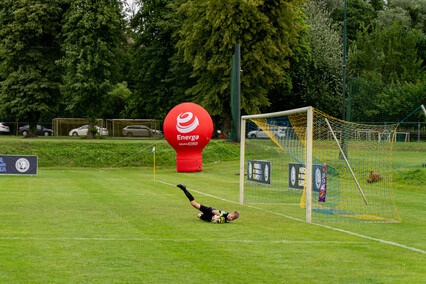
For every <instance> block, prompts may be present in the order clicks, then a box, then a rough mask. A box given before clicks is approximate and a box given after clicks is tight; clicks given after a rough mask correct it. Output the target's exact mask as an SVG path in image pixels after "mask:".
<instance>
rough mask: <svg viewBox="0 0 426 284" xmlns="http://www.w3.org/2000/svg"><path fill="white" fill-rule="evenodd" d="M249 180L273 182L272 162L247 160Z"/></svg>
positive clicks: (263, 182) (264, 182)
mask: <svg viewBox="0 0 426 284" xmlns="http://www.w3.org/2000/svg"><path fill="white" fill-rule="evenodd" d="M247 180H248V181H252V182H256V183H262V184H271V162H270V161H257V160H247Z"/></svg>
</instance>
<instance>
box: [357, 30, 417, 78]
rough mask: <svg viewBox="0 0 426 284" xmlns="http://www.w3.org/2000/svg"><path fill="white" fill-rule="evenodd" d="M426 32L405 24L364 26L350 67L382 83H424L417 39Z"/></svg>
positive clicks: (359, 74) (361, 75)
mask: <svg viewBox="0 0 426 284" xmlns="http://www.w3.org/2000/svg"><path fill="white" fill-rule="evenodd" d="M419 37H423V38H424V34H423V33H421V32H420V31H418V30H406V29H405V28H404V26H403V24H402V23H397V22H394V23H393V25H392V26H390V27H380V26H377V27H376V28H375V29H374V30H373V31H372V32H371V33H370V32H368V30H367V28H364V29H363V30H362V31H360V32H359V33H358V36H357V40H356V42H355V43H354V46H353V47H352V48H351V50H350V54H349V67H350V68H351V69H352V70H353V72H354V74H355V75H357V76H359V77H361V78H363V79H366V80H370V81H374V82H378V83H385V84H390V83H414V84H417V83H421V82H423V81H424V80H425V72H424V69H423V68H422V62H423V61H422V59H421V58H420V57H419V54H418V52H417V42H418V40H419Z"/></svg>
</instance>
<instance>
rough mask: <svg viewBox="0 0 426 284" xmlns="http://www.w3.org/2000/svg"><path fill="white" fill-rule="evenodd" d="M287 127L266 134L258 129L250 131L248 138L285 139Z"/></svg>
mask: <svg viewBox="0 0 426 284" xmlns="http://www.w3.org/2000/svg"><path fill="white" fill-rule="evenodd" d="M286 130H287V127H279V128H278V129H277V130H273V131H268V133H266V132H265V131H263V130H262V129H260V128H258V129H256V130H253V131H250V132H249V133H248V134H247V137H248V138H269V136H275V137H277V138H284V137H285V135H286Z"/></svg>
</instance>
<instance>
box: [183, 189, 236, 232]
mask: <svg viewBox="0 0 426 284" xmlns="http://www.w3.org/2000/svg"><path fill="white" fill-rule="evenodd" d="M177 187H179V188H180V189H182V191H183V192H184V193H185V195H186V197H188V199H189V201H190V202H191V205H192V206H194V207H195V208H196V209H198V210H200V211H201V212H203V213H200V214H198V218H200V219H201V220H204V221H206V222H213V223H218V224H222V223H229V222H230V221H232V220H235V219H237V218H238V217H240V213H238V212H237V211H234V212H232V213H227V212H225V211H222V210H216V209H214V208H213V207H206V206H204V205H201V204H198V203H197V202H195V200H194V197H193V196H192V194H191V193H189V191H188V190H187V189H186V186H185V185H184V184H178V185H177Z"/></svg>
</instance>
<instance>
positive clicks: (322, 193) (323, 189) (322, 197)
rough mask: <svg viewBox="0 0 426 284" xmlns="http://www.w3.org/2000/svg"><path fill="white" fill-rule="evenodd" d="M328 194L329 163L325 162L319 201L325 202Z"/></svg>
mask: <svg viewBox="0 0 426 284" xmlns="http://www.w3.org/2000/svg"><path fill="white" fill-rule="evenodd" d="M326 194H327V165H326V164H324V165H323V167H322V178H321V188H320V191H319V196H318V202H325V196H326Z"/></svg>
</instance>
